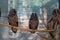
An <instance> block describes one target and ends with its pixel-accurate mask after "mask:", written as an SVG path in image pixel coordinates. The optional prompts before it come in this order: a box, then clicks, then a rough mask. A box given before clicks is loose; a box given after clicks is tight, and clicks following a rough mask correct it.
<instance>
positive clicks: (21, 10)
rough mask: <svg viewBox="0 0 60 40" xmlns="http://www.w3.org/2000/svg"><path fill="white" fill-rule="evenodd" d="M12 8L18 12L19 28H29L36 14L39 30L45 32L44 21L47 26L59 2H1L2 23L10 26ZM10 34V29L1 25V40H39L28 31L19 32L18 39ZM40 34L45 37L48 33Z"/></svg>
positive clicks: (12, 0) (57, 0)
mask: <svg viewBox="0 0 60 40" xmlns="http://www.w3.org/2000/svg"><path fill="white" fill-rule="evenodd" d="M12 8H14V9H16V11H17V15H18V18H19V20H18V21H19V26H22V27H25V26H26V27H28V25H29V23H28V22H29V19H30V15H31V14H32V13H34V12H36V14H37V15H38V18H39V27H38V29H42V30H44V29H46V28H45V26H44V24H43V21H44V23H45V24H46V23H47V20H48V19H49V18H50V17H52V11H53V9H58V8H59V0H0V11H1V17H0V22H4V23H6V24H8V19H7V18H8V14H9V11H10V9H12ZM10 33H11V32H10V28H8V27H3V26H2V25H0V40H38V38H37V36H36V34H35V35H32V34H31V33H29V32H27V31H22V30H19V31H18V33H17V35H18V37H16V38H14V37H10V36H11V35H10ZM39 34H40V35H41V34H42V35H43V34H44V35H45V34H46V33H42V32H40V33H39ZM30 35H31V36H30ZM44 35H43V36H44ZM32 36H33V37H32ZM35 37H36V38H35ZM40 39H41V37H40ZM41 40H42V39H41Z"/></svg>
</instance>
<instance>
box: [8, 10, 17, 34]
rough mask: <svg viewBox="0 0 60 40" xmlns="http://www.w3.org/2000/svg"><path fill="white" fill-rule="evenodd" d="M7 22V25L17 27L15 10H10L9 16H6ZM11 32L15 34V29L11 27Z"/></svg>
mask: <svg viewBox="0 0 60 40" xmlns="http://www.w3.org/2000/svg"><path fill="white" fill-rule="evenodd" d="M8 22H9V25H11V26H16V27H18V16H17V13H16V10H15V9H11V10H10V12H9V15H8ZM11 30H12V31H13V32H14V33H16V32H17V29H16V28H13V27H11Z"/></svg>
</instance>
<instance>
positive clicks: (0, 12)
mask: <svg viewBox="0 0 60 40" xmlns="http://www.w3.org/2000/svg"><path fill="white" fill-rule="evenodd" d="M0 17H1V8H0Z"/></svg>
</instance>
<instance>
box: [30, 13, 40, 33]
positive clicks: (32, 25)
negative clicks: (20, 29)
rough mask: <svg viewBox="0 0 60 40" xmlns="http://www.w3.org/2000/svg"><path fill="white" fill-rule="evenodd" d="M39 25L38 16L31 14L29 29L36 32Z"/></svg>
mask: <svg viewBox="0 0 60 40" xmlns="http://www.w3.org/2000/svg"><path fill="white" fill-rule="evenodd" d="M38 24H39V20H38V16H37V14H36V13H32V15H31V17H30V20H29V29H32V30H37V28H38ZM31 33H35V31H31Z"/></svg>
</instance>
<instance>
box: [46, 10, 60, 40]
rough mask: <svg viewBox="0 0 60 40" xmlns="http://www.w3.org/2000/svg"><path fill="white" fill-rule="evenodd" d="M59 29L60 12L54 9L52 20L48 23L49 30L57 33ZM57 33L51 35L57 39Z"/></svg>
mask: <svg viewBox="0 0 60 40" xmlns="http://www.w3.org/2000/svg"><path fill="white" fill-rule="evenodd" d="M58 28H60V10H59V9H54V10H53V12H52V18H51V19H50V20H49V21H48V23H47V29H50V30H51V29H52V30H55V31H57V29H58ZM58 30H59V29H58ZM57 32H58V33H60V31H57ZM57 32H49V34H50V36H51V37H52V38H53V39H55V36H56V35H57V34H56V33H57ZM58 35H59V34H58ZM59 36H60V35H59Z"/></svg>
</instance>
